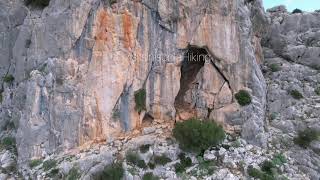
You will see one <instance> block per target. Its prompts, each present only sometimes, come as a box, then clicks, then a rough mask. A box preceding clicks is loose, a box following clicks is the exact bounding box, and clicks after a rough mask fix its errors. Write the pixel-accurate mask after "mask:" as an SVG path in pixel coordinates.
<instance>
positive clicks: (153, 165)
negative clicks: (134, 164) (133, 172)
mask: <svg viewBox="0 0 320 180" xmlns="http://www.w3.org/2000/svg"><path fill="white" fill-rule="evenodd" d="M148 167H149V168H150V169H154V168H155V167H156V165H155V164H154V163H152V162H149V163H148Z"/></svg>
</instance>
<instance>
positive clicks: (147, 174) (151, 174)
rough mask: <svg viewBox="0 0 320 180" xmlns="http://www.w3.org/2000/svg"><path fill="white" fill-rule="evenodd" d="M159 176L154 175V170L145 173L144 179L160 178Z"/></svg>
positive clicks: (154, 179) (156, 179) (153, 179)
mask: <svg viewBox="0 0 320 180" xmlns="http://www.w3.org/2000/svg"><path fill="white" fill-rule="evenodd" d="M159 179H160V178H159V177H158V176H155V175H153V173H152V172H148V173H145V174H144V175H143V177H142V180H159Z"/></svg>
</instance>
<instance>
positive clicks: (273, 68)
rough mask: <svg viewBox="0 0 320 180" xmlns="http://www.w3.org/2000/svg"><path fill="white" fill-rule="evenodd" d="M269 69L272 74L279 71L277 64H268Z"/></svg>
mask: <svg viewBox="0 0 320 180" xmlns="http://www.w3.org/2000/svg"><path fill="white" fill-rule="evenodd" d="M269 68H270V70H271V71H272V72H278V71H280V70H281V67H280V66H279V64H276V63H274V64H270V65H269Z"/></svg>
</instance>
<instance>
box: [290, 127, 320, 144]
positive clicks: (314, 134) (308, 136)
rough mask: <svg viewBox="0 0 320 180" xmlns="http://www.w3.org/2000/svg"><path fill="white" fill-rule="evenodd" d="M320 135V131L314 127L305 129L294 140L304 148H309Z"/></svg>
mask: <svg viewBox="0 0 320 180" xmlns="http://www.w3.org/2000/svg"><path fill="white" fill-rule="evenodd" d="M319 137H320V132H318V131H316V130H313V129H305V130H304V131H300V132H299V133H298V136H297V137H295V138H294V139H293V142H294V143H295V144H297V145H299V146H301V147H303V148H307V147H308V146H309V145H310V143H311V142H312V141H314V140H318V139H319Z"/></svg>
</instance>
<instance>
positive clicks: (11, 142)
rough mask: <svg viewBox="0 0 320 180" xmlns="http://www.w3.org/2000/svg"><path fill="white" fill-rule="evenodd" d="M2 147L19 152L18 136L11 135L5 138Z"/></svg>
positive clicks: (0, 146)
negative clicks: (17, 145)
mask: <svg viewBox="0 0 320 180" xmlns="http://www.w3.org/2000/svg"><path fill="white" fill-rule="evenodd" d="M0 149H6V150H9V151H13V152H14V153H16V152H17V148H16V138H14V137H10V136H9V137H5V138H3V139H2V141H1V144H0Z"/></svg>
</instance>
